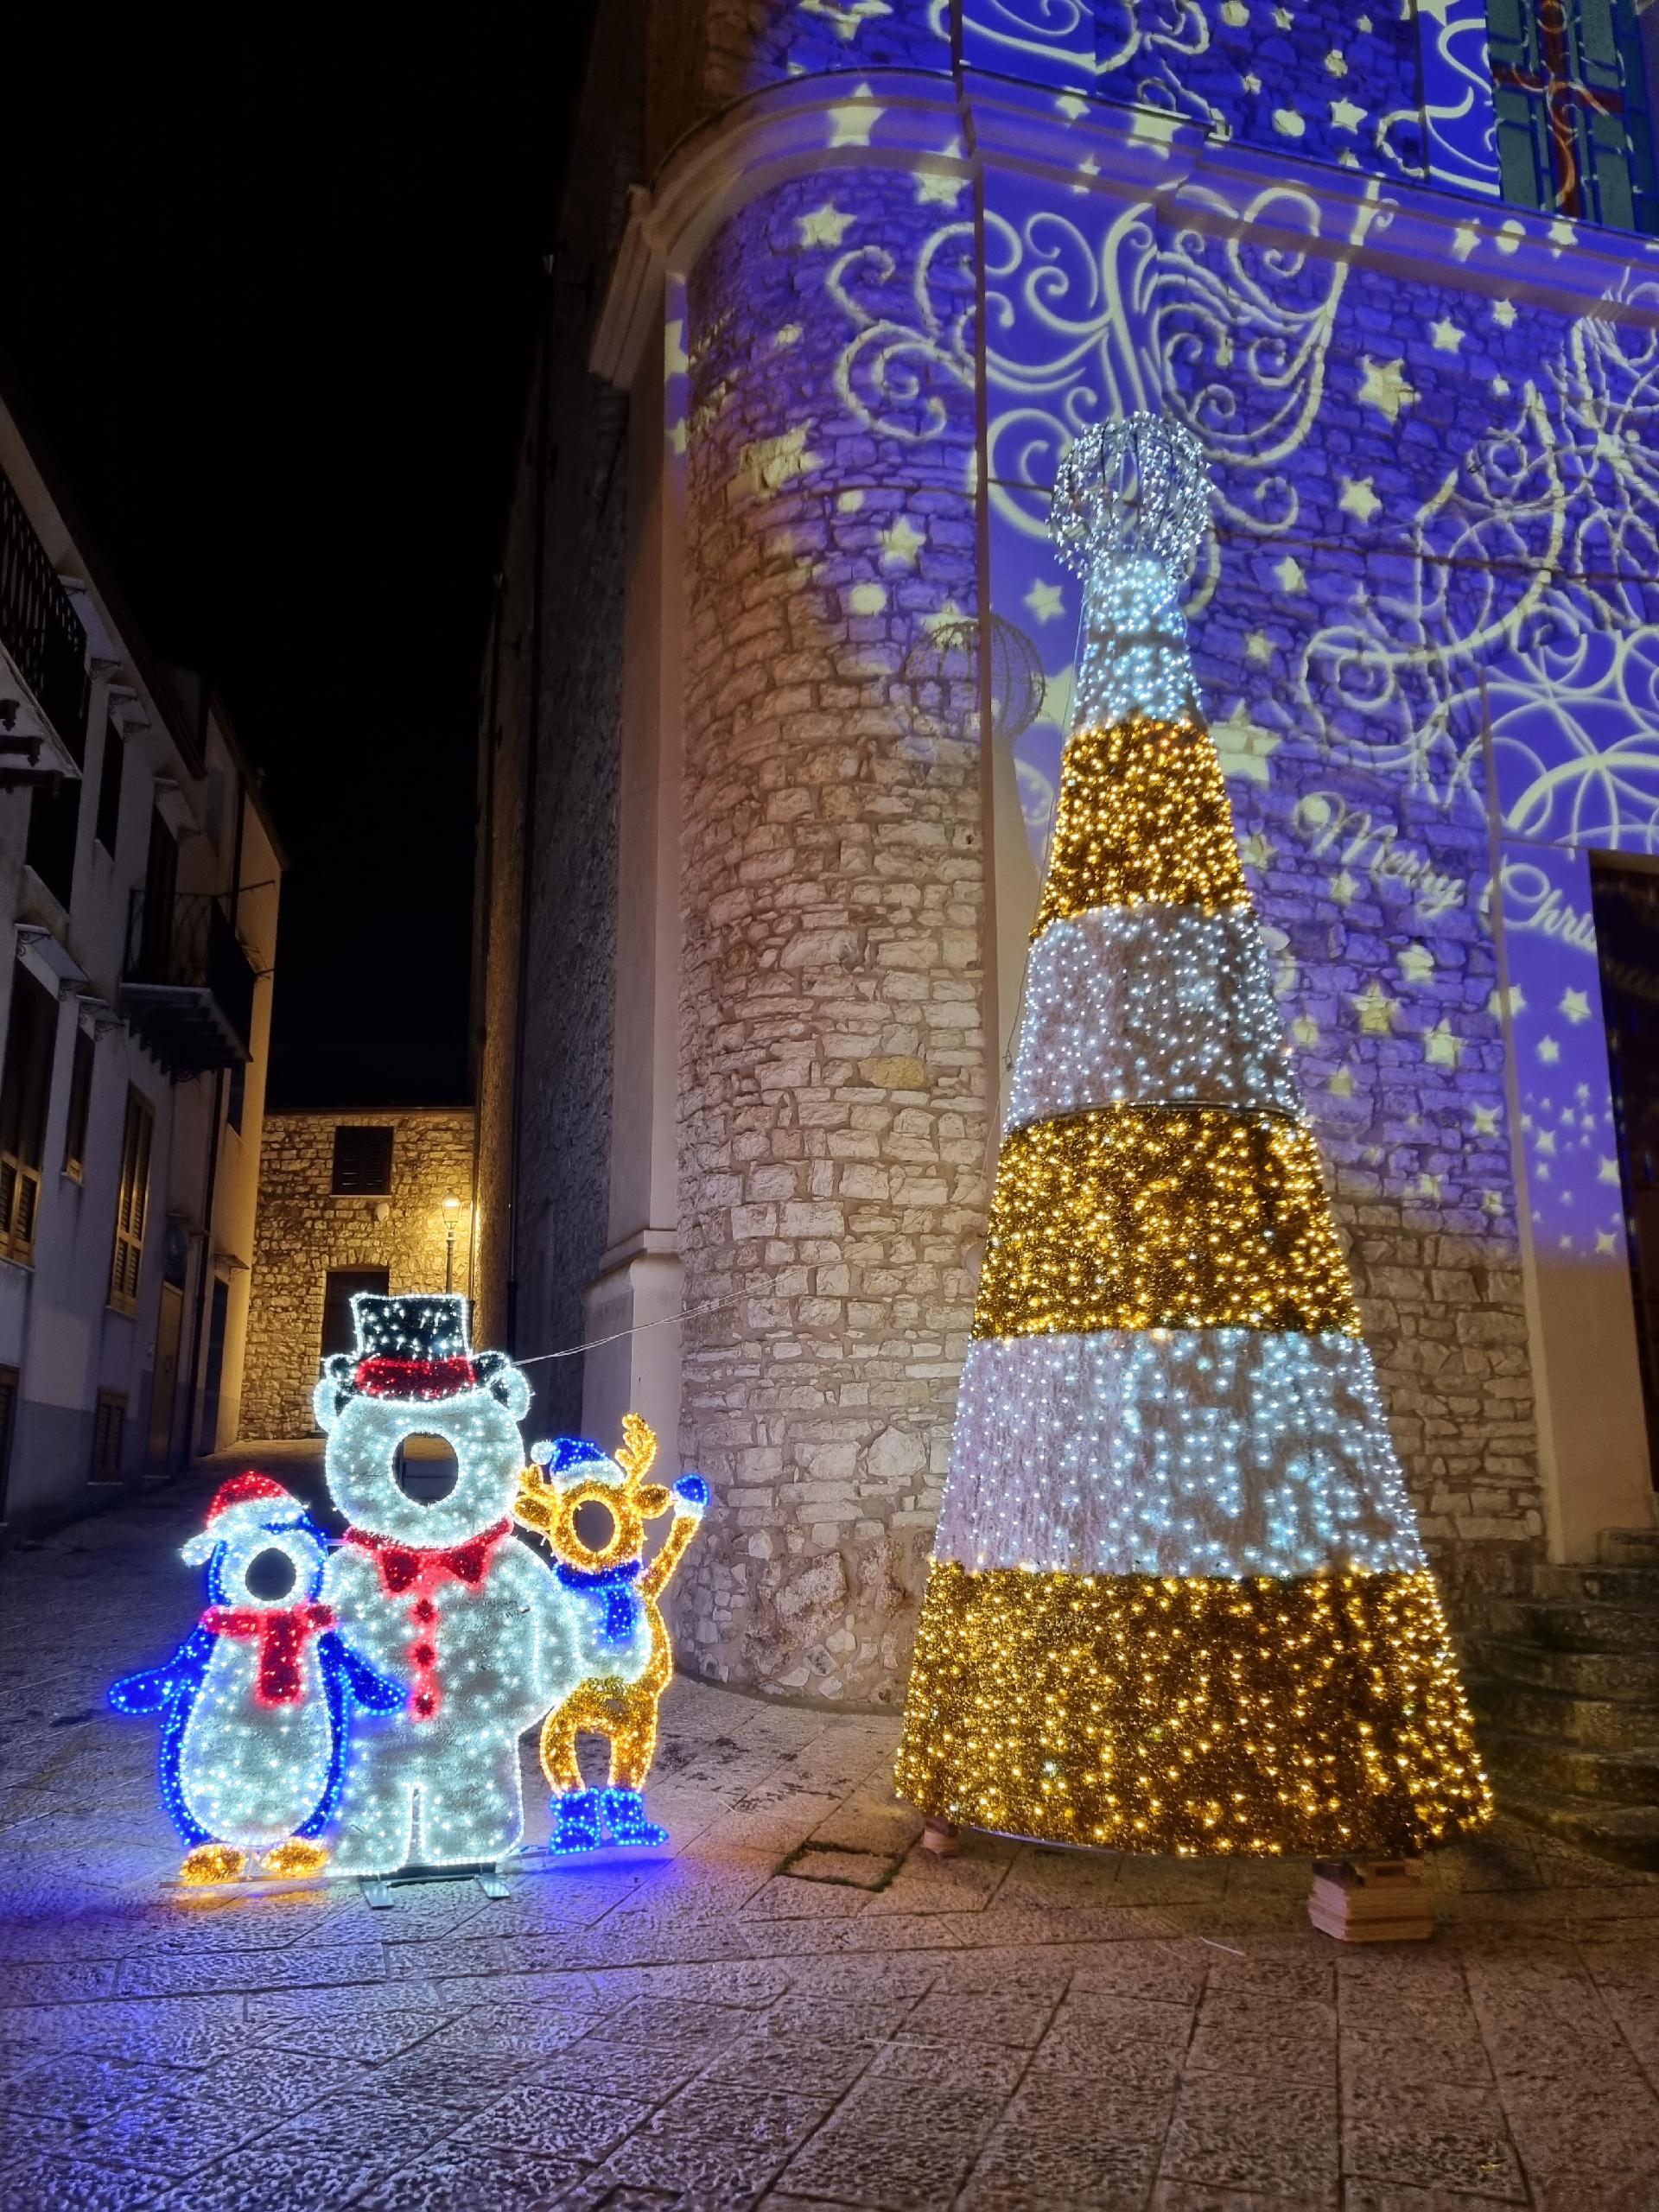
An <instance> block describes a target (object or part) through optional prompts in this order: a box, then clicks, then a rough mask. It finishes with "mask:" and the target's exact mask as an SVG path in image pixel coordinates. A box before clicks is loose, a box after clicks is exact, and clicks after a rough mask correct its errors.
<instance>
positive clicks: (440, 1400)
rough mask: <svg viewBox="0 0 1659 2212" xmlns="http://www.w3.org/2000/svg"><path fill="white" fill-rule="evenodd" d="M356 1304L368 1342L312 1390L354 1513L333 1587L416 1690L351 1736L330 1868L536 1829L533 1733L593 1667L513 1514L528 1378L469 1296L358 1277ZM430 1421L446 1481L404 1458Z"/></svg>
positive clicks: (361, 1633) (447, 1861)
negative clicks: (476, 1318)
mask: <svg viewBox="0 0 1659 2212" xmlns="http://www.w3.org/2000/svg"><path fill="white" fill-rule="evenodd" d="M352 1310H353V1315H354V1317H355V1319H356V1325H357V1346H356V1349H355V1351H352V1352H341V1353H335V1354H334V1355H333V1356H332V1357H329V1358H328V1359H327V1360H326V1361H325V1362H324V1363H323V1373H322V1379H321V1382H320V1383H318V1385H317V1389H316V1394H315V1399H314V1401H313V1402H314V1405H315V1412H316V1416H317V1420H318V1421H319V1423H320V1424H321V1427H322V1428H323V1429H324V1430H325V1431H327V1437H328V1444H327V1477H328V1488H329V1491H330V1492H331V1494H332V1496H333V1497H334V1503H335V1504H336V1505H337V1506H338V1507H339V1508H340V1511H341V1513H342V1514H343V1515H344V1516H346V1521H347V1522H349V1524H350V1525H349V1527H348V1528H347V1529H346V1540H345V1542H344V1543H343V1544H342V1546H341V1547H340V1550H339V1551H337V1552H336V1553H335V1554H334V1557H333V1558H332V1559H331V1560H330V1561H329V1563H328V1571H327V1579H326V1581H325V1584H324V1595H325V1597H326V1598H327V1601H328V1603H329V1605H332V1606H333V1607H334V1611H336V1612H337V1613H338V1615H339V1618H340V1625H341V1627H342V1629H343V1630H344V1631H345V1633H346V1636H347V1637H348V1638H349V1639H350V1641H351V1643H353V1645H354V1646H355V1647H356V1648H357V1649H359V1650H360V1651H362V1652H364V1653H365V1654H366V1655H367V1656H368V1657H369V1659H370V1660H371V1661H372V1663H373V1665H374V1666H375V1667H376V1668H377V1669H380V1670H381V1671H383V1672H384V1673H385V1674H387V1675H391V1676H392V1677H393V1678H394V1679H395V1680H397V1681H399V1682H401V1683H402V1684H403V1685H404V1688H405V1689H406V1691H407V1693H408V1695H407V1702H406V1703H405V1705H404V1708H403V1710H402V1711H401V1712H400V1713H397V1715H396V1716H395V1717H391V1718H388V1719H387V1720H386V1721H385V1723H383V1724H382V1725H380V1726H378V1727H376V1728H375V1729H373V1730H372V1731H365V1732H364V1733H363V1734H362V1735H361V1736H359V1738H358V1739H357V1740H356V1741H355V1742H354V1743H353V1746H352V1751H351V1756H350V1758H349V1759H348V1761H347V1764H346V1781H345V1789H344V1792H343V1796H342V1799H341V1803H340V1828H339V1834H338V1839H337V1842H336V1847H335V1855H334V1869H335V1871H336V1872H340V1873H350V1874H386V1873H392V1872H396V1871H397V1869H398V1868H399V1867H402V1866H408V1865H410V1864H418V1865H423V1866H465V1865H469V1864H474V1863H487V1862H490V1861H493V1860H494V1859H498V1858H499V1856H500V1855H501V1854H502V1853H504V1852H505V1851H509V1850H511V1849H512V1847H513V1846H514V1845H515V1844H517V1843H518V1842H519V1841H520V1840H521V1839H522V1836H523V1833H524V1802H523V1796H522V1792H521V1789H520V1785H519V1778H518V1738H519V1736H520V1735H521V1734H522V1732H524V1729H526V1728H527V1727H529V1726H531V1723H532V1722H533V1721H537V1720H539V1719H541V1717H542V1715H543V1713H546V1712H547V1711H548V1709H549V1707H551V1706H554V1705H556V1704H557V1703H558V1702H559V1701H560V1700H562V1699H563V1697H565V1695H566V1694H568V1693H569V1690H570V1689H571V1688H573V1687H574V1685H575V1682H576V1681H577V1680H578V1679H579V1678H580V1676H581V1675H582V1673H583V1672H584V1662H583V1660H582V1655H581V1652H580V1649H579V1647H578V1636H577V1628H578V1623H577V1619H576V1617H575V1609H574V1601H573V1600H572V1599H571V1598H570V1596H569V1593H568V1592H565V1591H564V1590H563V1588H561V1586H560V1585H559V1583H558V1581H557V1580H556V1578H555V1576H554V1574H553V1573H552V1570H551V1569H550V1567H548V1566H547V1565H546V1564H545V1563H544V1562H543V1560H541V1559H540V1558H539V1557H538V1556H537V1554H536V1553H535V1552H534V1551H532V1550H531V1548H530V1546H529V1545H528V1544H527V1543H526V1542H524V1541H523V1540H521V1539H520V1538H519V1537H518V1535H516V1534H515V1533H514V1530H513V1523H512V1508H513V1503H514V1500H515V1498H516V1497H517V1494H518V1478H519V1476H520V1473H521V1471H522V1470H523V1467H524V1442H523V1439H522V1437H521V1435H520V1433H519V1429H518V1422H519V1421H520V1420H521V1419H522V1418H523V1416H524V1413H525V1411H526V1410H527V1409H528V1408H529V1404H530V1385H529V1383H527V1382H526V1381H525V1379H524V1376H523V1374H522V1373H521V1372H520V1370H518V1368H516V1367H514V1366H513V1365H512V1362H511V1361H510V1360H509V1359H508V1358H507V1357H506V1356H505V1353H502V1352H491V1351H484V1352H474V1351H473V1350H472V1349H471V1347H470V1345H469V1344H468V1341H467V1301H466V1300H465V1299H464V1298H460V1297H451V1296H448V1295H444V1296H427V1297H402V1298H387V1297H380V1296H371V1295H367V1294H363V1295H359V1296H358V1297H356V1298H354V1299H353V1300H352ZM417 1437H435V1438H437V1439H440V1440H442V1442H443V1443H445V1444H447V1445H448V1447H449V1449H450V1451H451V1452H453V1453H454V1463H455V1465H454V1484H453V1486H452V1487H451V1488H449V1489H448V1491H447V1492H446V1493H444V1494H443V1495H442V1496H439V1495H435V1494H433V1486H432V1485H431V1484H430V1483H429V1482H426V1481H423V1479H422V1476H423V1473H424V1471H425V1467H429V1465H430V1463H425V1466H424V1467H423V1463H422V1462H420V1461H418V1460H413V1461H406V1458H405V1453H404V1446H406V1445H407V1444H408V1443H409V1442H410V1440H412V1439H414V1438H417ZM417 1823H418V1827H417Z"/></svg>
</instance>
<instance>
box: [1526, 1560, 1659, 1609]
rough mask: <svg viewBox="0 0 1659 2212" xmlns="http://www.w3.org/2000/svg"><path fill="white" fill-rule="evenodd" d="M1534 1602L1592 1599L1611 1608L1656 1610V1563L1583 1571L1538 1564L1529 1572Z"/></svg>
mask: <svg viewBox="0 0 1659 2212" xmlns="http://www.w3.org/2000/svg"><path fill="white" fill-rule="evenodd" d="M1532 1594H1533V1596H1534V1597H1535V1598H1593V1599H1595V1600H1596V1601H1597V1602H1598V1603H1599V1604H1603V1605H1653V1606H1655V1607H1659V1563H1655V1564H1653V1565H1643V1566H1620V1567H1586V1566H1582V1565H1580V1564H1579V1563H1578V1562H1576V1561H1574V1562H1572V1563H1569V1564H1567V1565H1563V1566H1556V1565H1554V1563H1552V1562H1550V1561H1547V1560H1543V1561H1540V1563H1539V1564H1538V1565H1537V1566H1536V1567H1534V1568H1533V1570H1532Z"/></svg>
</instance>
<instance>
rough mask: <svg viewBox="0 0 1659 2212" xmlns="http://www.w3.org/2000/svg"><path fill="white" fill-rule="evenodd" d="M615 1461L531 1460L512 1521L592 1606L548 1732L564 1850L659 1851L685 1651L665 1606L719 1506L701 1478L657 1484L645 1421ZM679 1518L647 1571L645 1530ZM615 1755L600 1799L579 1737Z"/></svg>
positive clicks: (583, 1453)
mask: <svg viewBox="0 0 1659 2212" xmlns="http://www.w3.org/2000/svg"><path fill="white" fill-rule="evenodd" d="M622 1439H623V1440H622V1446H621V1449H620V1451H619V1452H618V1453H617V1455H616V1458H615V1459H608V1458H607V1456H606V1454H605V1453H604V1452H601V1450H600V1448H599V1446H597V1445H596V1444H590V1443H588V1441H587V1440H586V1439H585V1438H584V1437H576V1436H563V1437H561V1438H560V1439H559V1440H558V1442H557V1443H556V1444H537V1445H536V1446H534V1447H533V1448H532V1450H531V1465H530V1466H528V1467H527V1468H526V1469H525V1470H524V1480H523V1482H522V1483H521V1484H520V1485H519V1489H518V1500H517V1503H515V1504H514V1506H513V1512H514V1514H515V1516H517V1518H518V1520H520V1521H522V1522H524V1526H525V1527H526V1528H528V1529H536V1530H537V1533H538V1534H540V1535H543V1536H545V1538H546V1539H547V1542H548V1546H549V1548H550V1550H551V1552H552V1554H553V1555H554V1558H555V1559H556V1560H557V1562H558V1567H557V1573H558V1578H559V1580H560V1582H561V1584H562V1585H563V1587H564V1588H565V1589H566V1590H568V1591H569V1592H571V1593H572V1595H573V1596H574V1597H575V1599H577V1601H578V1602H579V1603H580V1605H581V1607H582V1652H583V1675H582V1681H580V1682H578V1683H577V1684H576V1685H575V1688H573V1689H572V1690H571V1691H570V1693H569V1695H568V1696H567V1697H565V1698H564V1699H563V1701H562V1702H561V1703H560V1704H558V1705H557V1706H556V1707H554V1709H553V1711H552V1712H551V1713H549V1715H548V1717H547V1719H546V1721H545V1723H544V1724H543V1728H542V1771H543V1774H544V1775H545V1776H546V1777H547V1780H548V1784H549V1787H550V1789H551V1790H552V1792H553V1812H554V1827H553V1834H552V1838H551V1843H550V1847H551V1848H552V1849H553V1850H554V1851H562V1852H563V1851H593V1850H594V1849H596V1848H597V1847H599V1845H600V1844H601V1843H602V1842H603V1841H605V1840H606V1839H607V1837H608V1839H609V1840H610V1841H611V1842H612V1843H619V1844H658V1843H665V1842H666V1841H667V1840H668V1834H667V1831H666V1829H664V1828H662V1827H658V1825H657V1823H656V1822H655V1821H651V1820H647V1819H646V1817H645V1797H644V1794H643V1793H644V1790H645V1777H646V1776H647V1775H648V1774H649V1773H650V1771H651V1762H652V1756H653V1754H654V1753H655V1751H656V1748H657V1708H658V1704H659V1703H660V1701H661V1699H662V1694H663V1692H664V1690H665V1689H666V1688H667V1687H668V1684H669V1681H670V1680H671V1677H672V1675H673V1673H674V1647H673V1643H672V1642H671V1638H670V1637H669V1632H668V1624H667V1622H666V1621H664V1618H663V1616H662V1611H661V1608H660V1607H659V1606H658V1602H657V1601H658V1599H659V1598H660V1597H661V1596H662V1593H663V1592H664V1588H665V1587H666V1586H667V1584H668V1580H669V1578H670V1576H671V1574H672V1573H673V1572H674V1570H675V1568H676V1567H677V1566H678V1565H679V1563H680V1560H681V1558H682V1556H683V1554H684V1551H685V1548H686V1546H687V1545H688V1544H689V1543H690V1541H691V1539H692V1537H693V1536H694V1535H696V1532H697V1524H698V1522H700V1521H701V1520H702V1516H703V1514H704V1513H705V1512H706V1511H707V1510H708V1506H709V1485H708V1484H707V1483H705V1482H704V1480H703V1479H702V1476H701V1475H682V1476H681V1477H680V1478H679V1480H678V1481H677V1483H676V1484H674V1486H673V1488H672V1490H670V1489H669V1488H668V1486H667V1485H666V1484H664V1483H648V1482H647V1481H646V1480H645V1477H646V1476H647V1475H648V1474H649V1473H650V1471H651V1467H652V1461H653V1460H654V1459H656V1457H657V1439H656V1436H655V1435H654V1434H653V1433H652V1429H651V1427H650V1426H649V1425H648V1424H647V1423H646V1422H645V1421H642V1420H641V1419H640V1417H639V1414H623V1416H622ZM584 1506H586V1507H588V1508H593V1507H599V1508H602V1509H603V1512H602V1514H601V1518H602V1517H603V1516H605V1515H608V1516H609V1519H610V1523H611V1530H610V1534H609V1535H608V1536H607V1538H606V1539H605V1541H603V1542H601V1543H599V1544H589V1543H587V1542H585V1541H583V1539H582V1536H581V1535H579V1534H578V1533H577V1516H578V1514H579V1513H581V1511H582V1508H583V1507H584ZM670 1510H672V1512H673V1516H674V1517H673V1519H672V1520H671V1522H670V1523H669V1526H668V1533H667V1534H666V1535H665V1536H664V1539H663V1541H662V1543H661V1544H660V1546H659V1547H658V1551H657V1555H656V1557H655V1558H654V1559H653V1560H652V1561H651V1563H650V1565H649V1566H647V1565H646V1563H645V1523H646V1522H647V1521H656V1520H659V1519H660V1518H661V1517H662V1516H663V1515H664V1513H667V1512H669V1511H670ZM583 1735H592V1736H603V1737H605V1738H607V1741H608V1742H609V1745H610V1753H611V1758H610V1777H609V1787H608V1788H607V1789H588V1787H587V1785H586V1783H584V1782H583V1780H582V1768H581V1766H580V1765H579V1764H577V1759H576V1738H578V1736H583Z"/></svg>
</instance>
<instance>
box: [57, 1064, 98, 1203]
mask: <svg viewBox="0 0 1659 2212" xmlns="http://www.w3.org/2000/svg"><path fill="white" fill-rule="evenodd" d="M96 1050H97V1047H96V1046H94V1044H93V1042H92V1033H91V1031H90V1030H86V1029H82V1028H81V1027H79V1025H77V1026H76V1029H75V1057H74V1059H73V1062H72V1063H71V1065H70V1069H69V1116H68V1119H67V1121H66V1122H65V1123H64V1125H63V1172H64V1173H65V1174H66V1175H73V1177H74V1179H75V1180H76V1182H77V1183H79V1182H81V1181H83V1180H84V1179H85V1178H86V1120H87V1116H88V1115H89V1113H90V1112H91V1110H92V1056H93V1054H94V1052H96Z"/></svg>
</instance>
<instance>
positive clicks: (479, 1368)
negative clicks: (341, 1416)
mask: <svg viewBox="0 0 1659 2212" xmlns="http://www.w3.org/2000/svg"><path fill="white" fill-rule="evenodd" d="M352 1318H353V1321H354V1322H355V1324H356V1327H357V1344H356V1346H355V1348H354V1349H353V1351H348V1352H335V1353H334V1354H333V1355H332V1356H331V1357H329V1358H328V1359H327V1360H325V1361H324V1362H323V1368H324V1371H325V1372H326V1373H327V1376H329V1377H330V1379H331V1380H332V1381H333V1382H334V1383H335V1385H336V1386H337V1388H338V1389H340V1391H341V1392H342V1393H344V1394H345V1395H346V1396H358V1395H360V1396H363V1397H366V1398H390V1399H393V1400H398V1399H401V1400H404V1401H405V1402H408V1403H410V1404H411V1405H430V1404H431V1403H432V1402H434V1401H435V1400H436V1399H439V1398H455V1397H459V1396H460V1395H461V1393H462V1391H464V1390H477V1389H483V1388H485V1387H486V1386H487V1385H488V1384H489V1383H490V1382H491V1381H492V1380H493V1377H494V1376H496V1375H497V1373H498V1372H499V1370H501V1369H502V1368H504V1367H505V1366H506V1365H507V1364H508V1363H507V1360H506V1358H505V1355H504V1354H503V1353H501V1352H499V1351H483V1352H475V1351H474V1350H473V1348H472V1342H471V1338H470V1336H469V1334H468V1332H467V1300H466V1299H465V1298H464V1297H462V1296H461V1294H459V1293H451V1292H448V1291H443V1292H429V1293H423V1294H419V1295H416V1296H410V1297H397V1298H388V1297H385V1296H384V1295H383V1294H380V1293H378V1292H376V1291H359V1293H358V1294H357V1296H356V1297H355V1298H353V1300H352Z"/></svg>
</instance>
